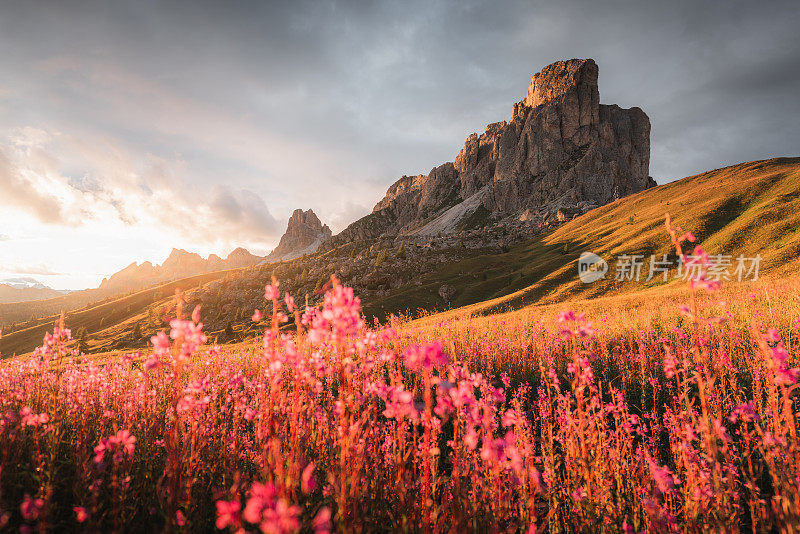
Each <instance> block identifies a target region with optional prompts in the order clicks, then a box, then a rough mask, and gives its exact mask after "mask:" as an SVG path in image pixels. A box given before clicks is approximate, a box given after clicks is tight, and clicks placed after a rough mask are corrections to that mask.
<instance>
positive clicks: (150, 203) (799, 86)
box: [0, 0, 800, 289]
mask: <svg viewBox="0 0 800 534" xmlns="http://www.w3.org/2000/svg"><path fill="white" fill-rule="evenodd" d="M798 28H800V8H798V6H797V3H796V2H769V1H767V2H750V1H748V2H735V1H733V2H694V1H687V2H643V1H631V2H596V1H586V2H575V1H563V0H562V1H552V2H496V1H493V2H488V1H487V2H472V1H469V0H454V1H437V0H421V1H411V2H337V1H326V2H302V1H291V2H285V3H268V2H252V3H248V2H238V1H234V0H231V1H219V2H206V1H202V0H189V1H186V2H179V1H175V2H169V1H152V2H147V1H137V2H130V1H119V2H81V1H69V2H62V1H55V0H54V1H53V2H39V1H36V0H24V1H19V2H16V1H13V0H12V1H6V2H3V3H2V5H0V279H2V278H7V277H18V276H21V275H26V276H34V277H36V278H38V279H40V280H41V281H42V282H44V283H46V284H49V285H51V286H53V287H56V288H71V289H74V288H82V287H93V286H96V285H97V284H98V283H99V281H100V278H101V277H103V276H106V275H108V274H110V273H113V272H115V271H116V270H119V269H120V268H122V267H124V266H125V265H127V264H128V263H130V262H131V261H134V260H137V261H141V260H151V261H155V262H158V263H160V262H161V261H163V259H164V258H165V257H166V256H167V254H168V253H169V251H170V249H171V248H172V247H182V248H186V249H189V250H192V251H197V252H200V253H202V254H208V253H211V252H214V253H217V254H221V255H223V256H224V255H225V254H227V253H228V252H229V251H230V250H232V249H233V248H235V247H236V246H238V245H243V246H246V247H247V248H249V249H250V250H252V251H254V252H257V253H266V252H268V251H269V249H270V248H271V247H272V246H274V245H275V244H276V242H277V239H278V238H279V237H280V234H281V233H282V232H283V230H284V229H285V224H286V220H287V218H288V216H289V215H290V213H291V211H292V210H293V209H294V208H298V207H302V208H304V209H307V208H313V209H314V211H315V212H316V213H317V214H318V215H319V216H320V218H321V219H322V220H323V221H324V222H327V223H328V224H330V225H331V227H332V228H333V229H334V231H338V230H341V229H342V228H343V227H344V226H346V225H347V224H348V223H349V222H352V221H353V220H354V219H356V218H358V217H359V216H361V215H363V214H366V213H367V212H368V211H369V210H370V209H371V207H372V206H373V205H374V203H375V202H376V201H377V200H379V198H380V197H381V196H382V194H383V192H384V191H385V190H386V188H387V187H388V186H389V185H390V184H391V183H392V182H394V181H395V180H396V179H397V178H399V177H400V176H401V175H403V174H417V173H422V172H425V173H426V172H428V171H429V170H430V169H431V168H432V167H433V166H435V165H438V164H440V163H442V162H445V161H452V159H453V158H454V157H455V155H456V154H457V153H458V150H459V149H460V147H461V146H462V145H463V142H464V139H465V138H466V137H467V135H469V134H470V133H471V132H474V131H479V132H482V131H483V128H484V126H485V125H486V124H487V123H489V122H495V121H499V120H503V119H508V118H509V117H510V114H511V107H512V104H513V103H514V102H515V101H518V100H520V99H522V97H523V96H524V95H525V91H526V88H527V85H528V83H529V81H530V77H531V75H532V74H533V73H535V72H537V71H538V70H540V69H541V68H542V67H543V66H545V65H547V64H548V63H551V62H553V61H555V60H558V59H568V58H572V57H592V58H594V59H595V60H596V61H597V63H598V65H599V66H600V99H601V102H603V103H617V104H620V105H621V106H623V107H630V106H639V107H641V108H642V109H644V110H645V112H647V114H648V115H649V116H650V119H651V122H652V125H653V129H652V138H651V141H652V157H651V165H650V168H651V174H652V175H653V176H654V177H655V179H656V180H657V181H658V182H659V183H664V182H667V181H670V180H674V179H676V178H681V177H683V176H686V175H690V174H694V173H697V172H701V171H704V170H709V169H713V168H717V167H721V166H724V165H728V164H733V163H738V162H742V161H747V160H753V159H759V158H767V157H772V156H780V155H785V156H790V155H791V156H796V155H798V154H799V153H800V134H799V133H798V131H799V130H800V127H799V126H798V124H800V104H799V102H800V97H799V96H798V95H800V32H798V31H797V29H798Z"/></svg>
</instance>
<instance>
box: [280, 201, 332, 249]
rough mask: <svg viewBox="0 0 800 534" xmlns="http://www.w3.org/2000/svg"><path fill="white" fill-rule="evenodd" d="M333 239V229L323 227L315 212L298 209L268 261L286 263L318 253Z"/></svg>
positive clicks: (326, 226)
mask: <svg viewBox="0 0 800 534" xmlns="http://www.w3.org/2000/svg"><path fill="white" fill-rule="evenodd" d="M330 237H331V229H330V228H328V225H327V224H326V225H323V224H322V222H321V221H320V220H319V217H317V215H316V214H315V213H314V211H313V210H308V211H303V210H301V209H296V210H294V212H293V213H292V216H291V217H290V218H289V224H288V225H287V227H286V232H285V233H284V234H283V236H282V237H281V240H280V242H279V243H278V246H277V247H275V250H273V251H272V252H271V253H270V254H269V256H267V260H268V261H286V260H291V259H294V258H299V257H300V256H302V255H304V254H311V253H313V252H316V251H317V249H318V248H319V246H320V245H321V244H322V243H323V242H324V241H325V240H327V239H329V238H330Z"/></svg>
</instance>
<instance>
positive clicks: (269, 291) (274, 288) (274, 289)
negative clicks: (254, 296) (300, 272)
mask: <svg viewBox="0 0 800 534" xmlns="http://www.w3.org/2000/svg"><path fill="white" fill-rule="evenodd" d="M278 285H280V284H279V283H278V282H275V284H267V285H266V286H265V287H264V298H265V299H267V300H273V301H274V300H278V299H279V298H281V292H280V290H279V289H278Z"/></svg>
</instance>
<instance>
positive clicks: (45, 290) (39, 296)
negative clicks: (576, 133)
mask: <svg viewBox="0 0 800 534" xmlns="http://www.w3.org/2000/svg"><path fill="white" fill-rule="evenodd" d="M67 293H69V291H63V290H58V289H53V288H51V287H48V286H46V285H44V284H43V283H41V282H40V281H38V280H36V279H35V278H28V277H20V278H8V279H6V280H2V281H0V303H9V302H27V301H31V300H44V299H49V298H53V297H58V296H60V295H65V294H67Z"/></svg>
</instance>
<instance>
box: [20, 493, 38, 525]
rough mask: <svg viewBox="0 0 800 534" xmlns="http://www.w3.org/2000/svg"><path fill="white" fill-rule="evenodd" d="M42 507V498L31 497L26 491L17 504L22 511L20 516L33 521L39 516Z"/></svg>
mask: <svg viewBox="0 0 800 534" xmlns="http://www.w3.org/2000/svg"><path fill="white" fill-rule="evenodd" d="M42 508H44V500H43V499H33V498H31V496H30V495H28V494H27V493H26V494H25V498H24V499H23V500H22V504H20V505H19V510H20V512H21V513H22V518H23V519H24V520H26V521H33V520H35V519H37V518H38V517H39V513H40V512H41V511H42Z"/></svg>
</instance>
